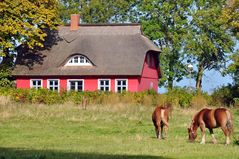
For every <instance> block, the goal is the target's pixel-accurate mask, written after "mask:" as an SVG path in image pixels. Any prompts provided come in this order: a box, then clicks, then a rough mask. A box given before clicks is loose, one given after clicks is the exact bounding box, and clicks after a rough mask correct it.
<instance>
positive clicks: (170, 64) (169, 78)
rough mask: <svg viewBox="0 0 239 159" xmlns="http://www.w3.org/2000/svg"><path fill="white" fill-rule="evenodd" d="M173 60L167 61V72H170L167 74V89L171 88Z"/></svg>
mask: <svg viewBox="0 0 239 159" xmlns="http://www.w3.org/2000/svg"><path fill="white" fill-rule="evenodd" d="M173 66H174V64H173V61H172V60H171V61H169V72H172V73H170V74H169V77H168V89H169V90H171V89H173V79H174V73H173Z"/></svg>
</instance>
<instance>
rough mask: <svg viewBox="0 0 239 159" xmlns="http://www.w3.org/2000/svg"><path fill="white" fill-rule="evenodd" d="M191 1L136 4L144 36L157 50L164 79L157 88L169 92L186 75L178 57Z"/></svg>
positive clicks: (149, 1) (184, 34) (186, 29)
mask: <svg viewBox="0 0 239 159" xmlns="http://www.w3.org/2000/svg"><path fill="white" fill-rule="evenodd" d="M190 5H192V1H191V0H184V1H164V0H154V1H152V0H143V1H140V3H139V5H138V6H139V7H138V9H139V12H140V13H141V23H142V25H143V31H144V34H146V35H147V36H148V37H149V38H150V39H151V40H153V41H154V42H155V44H157V45H158V46H159V48H161V50H162V53H161V57H160V59H161V67H162V70H163V71H164V77H163V78H162V79H161V81H160V83H161V84H160V85H162V84H165V85H166V86H168V87H169V88H170V89H172V87H173V81H175V80H176V81H180V80H182V77H183V76H184V75H185V74H186V73H187V71H186V69H185V65H184V64H183V59H184V55H183V54H182V50H183V45H184V43H185V41H184V40H185V39H186V38H185V36H187V32H188V19H187V18H188V13H189V10H190V8H189V6H190Z"/></svg>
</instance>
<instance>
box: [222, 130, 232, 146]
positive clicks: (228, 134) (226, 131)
mask: <svg viewBox="0 0 239 159" xmlns="http://www.w3.org/2000/svg"><path fill="white" fill-rule="evenodd" d="M221 128H222V131H223V133H224V135H225V136H226V145H229V144H230V137H229V136H230V132H229V130H228V129H227V127H226V126H222V127H221Z"/></svg>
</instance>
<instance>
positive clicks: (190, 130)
mask: <svg viewBox="0 0 239 159" xmlns="http://www.w3.org/2000/svg"><path fill="white" fill-rule="evenodd" d="M196 138H197V130H196V129H194V120H193V121H192V124H191V126H190V127H189V128H188V139H189V141H191V142H193V141H194V140H195V139H196Z"/></svg>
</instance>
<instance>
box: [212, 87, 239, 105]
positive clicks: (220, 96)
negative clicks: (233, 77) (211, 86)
mask: <svg viewBox="0 0 239 159" xmlns="http://www.w3.org/2000/svg"><path fill="white" fill-rule="evenodd" d="M235 98H239V87H238V85H228V86H222V87H221V88H218V89H216V90H214V92H213V94H212V99H213V102H214V105H227V106H231V105H234V104H235V102H236V101H235Z"/></svg>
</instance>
